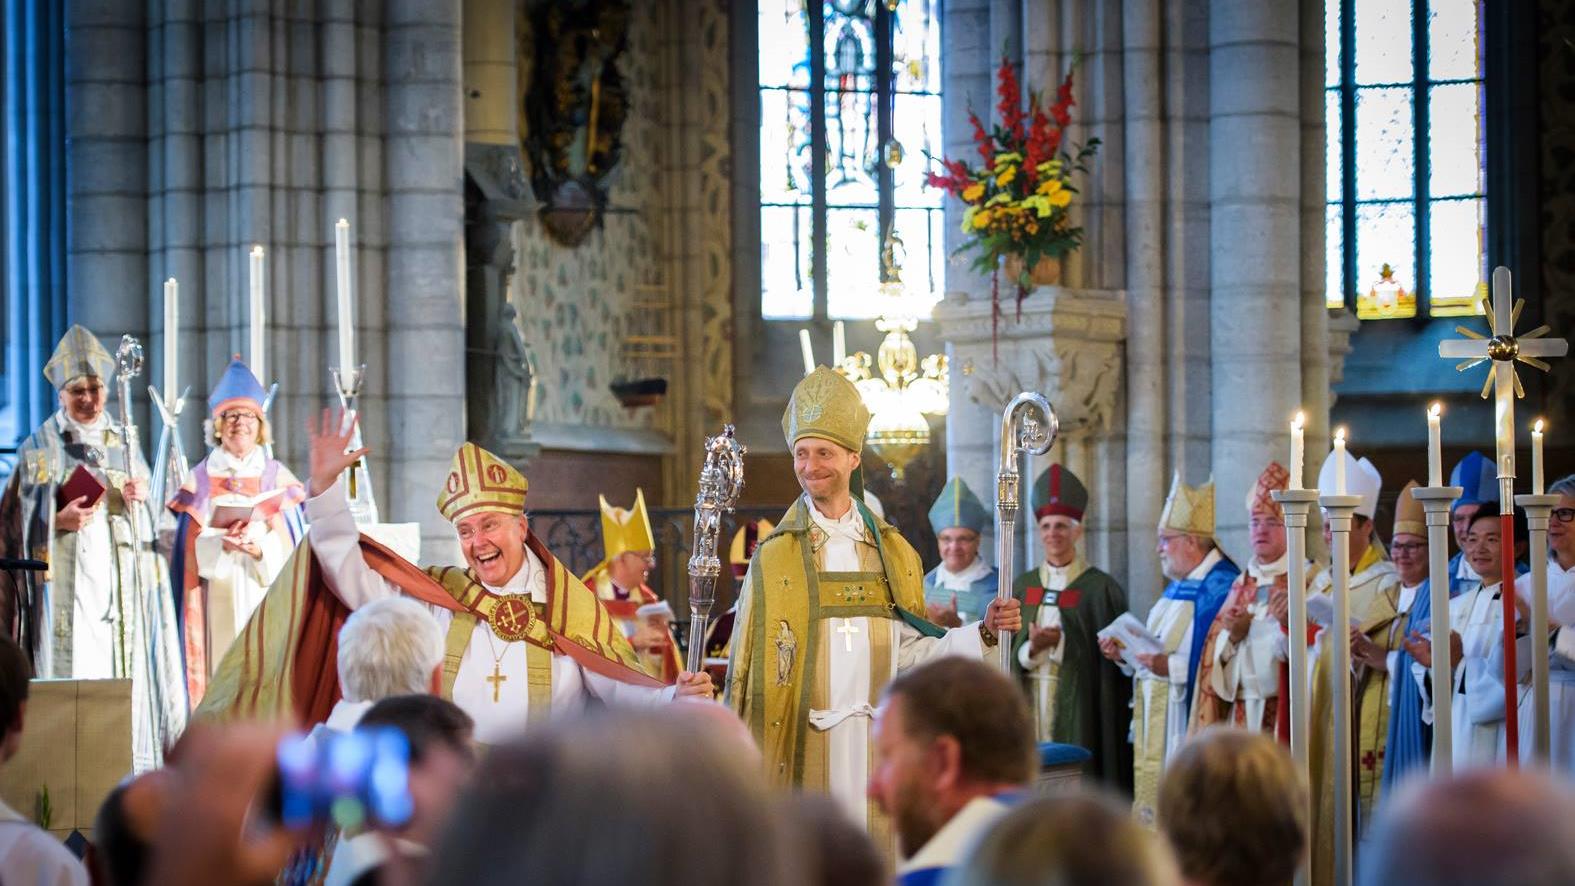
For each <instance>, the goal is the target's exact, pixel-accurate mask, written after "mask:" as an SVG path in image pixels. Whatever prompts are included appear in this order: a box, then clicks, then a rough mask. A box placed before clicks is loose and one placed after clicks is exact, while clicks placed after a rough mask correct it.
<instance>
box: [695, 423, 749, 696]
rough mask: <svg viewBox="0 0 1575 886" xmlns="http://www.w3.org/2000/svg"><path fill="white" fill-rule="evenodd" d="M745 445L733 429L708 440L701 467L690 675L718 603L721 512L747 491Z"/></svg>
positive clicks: (728, 427)
mask: <svg viewBox="0 0 1575 886" xmlns="http://www.w3.org/2000/svg"><path fill="white" fill-rule="evenodd" d="M745 451H746V450H745V449H744V446H743V445H742V444H741V443H739V442H738V439H737V438H736V437H734V436H733V426H732V425H723V426H722V433H720V434H718V435H716V436H715V437H707V438H706V440H705V463H704V464H702V465H701V466H700V491H699V492H697V493H695V541H694V547H693V548H692V549H691V550H692V551H693V553H692V554H691V555H690V557H689V668H688V670H689V672H690V673H691V674H697V673H699V672H700V668H701V667H702V666H703V665H704V662H705V626H706V621H707V620H708V619H709V618H710V617H711V604H713V603H715V602H716V577H717V576H718V575H720V574H721V572H722V560H721V558H719V557H718V556H717V553H716V545H717V539H718V537H719V536H720V534H721V531H722V513H723V512H724V511H725V512H728V513H731V512H732V510H733V505H735V504H737V503H738V495H739V493H741V492H743V491H744V452H745Z"/></svg>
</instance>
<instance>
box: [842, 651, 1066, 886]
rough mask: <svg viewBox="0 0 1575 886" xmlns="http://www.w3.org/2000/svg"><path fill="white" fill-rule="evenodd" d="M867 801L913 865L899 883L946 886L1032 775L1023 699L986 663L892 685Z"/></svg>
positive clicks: (948, 666) (936, 668)
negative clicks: (946, 878)
mask: <svg viewBox="0 0 1575 886" xmlns="http://www.w3.org/2000/svg"><path fill="white" fill-rule="evenodd" d="M873 732H874V738H875V763H874V768H873V769H872V770H871V772H870V780H869V797H870V799H872V800H874V801H875V803H876V804H877V805H879V806H880V808H881V810H882V811H883V812H885V813H886V815H887V816H889V817H890V819H891V821H892V826H893V827H894V828H895V830H896V832H897V848H898V850H899V851H900V852H901V853H902V856H903V857H904V858H905V861H903V862H902V864H901V865H900V866H899V867H898V871H897V874H898V877H897V881H898V883H900V884H902V886H921V884H930V883H938V882H940V880H941V878H942V877H943V876H945V874H946V872H947V871H948V870H950V869H951V868H952V867H954V866H955V865H956V864H957V860H958V859H959V858H960V857H961V856H962V854H963V852H964V851H966V850H967V848H968V846H969V845H970V844H971V843H972V842H973V841H974V839H975V838H976V837H977V836H978V835H979V834H980V833H981V832H982V831H983V830H984V829H985V828H987V827H989V825H990V823H991V822H993V821H994V820H995V819H997V818H999V817H1000V816H1001V814H1002V813H1003V812H1005V811H1006V809H1007V808H1008V807H1009V805H1010V803H1011V802H1013V801H1014V800H1015V799H1017V797H1016V795H1018V794H1020V793H1021V792H1022V791H1023V790H1024V789H1025V788H1026V786H1027V785H1028V782H1029V780H1030V779H1031V778H1032V777H1033V773H1034V761H1035V754H1034V740H1033V723H1032V720H1031V718H1030V716H1029V713H1028V705H1027V703H1026V702H1025V701H1024V700H1023V696H1022V692H1021V691H1020V690H1019V689H1018V687H1017V686H1016V685H1014V684H1013V682H1012V681H1011V680H1010V679H1008V678H1007V677H1006V676H1005V675H1003V674H1002V673H1001V672H1000V671H998V670H996V669H995V668H992V667H990V666H989V665H986V664H984V663H983V662H979V661H970V660H968V659H964V658H955V657H954V658H942V659H937V660H936V661H932V662H929V663H927V664H924V665H921V666H919V667H917V668H914V669H913V670H911V671H906V672H904V673H902V674H900V675H898V677H897V678H896V679H895V680H893V681H892V682H891V683H890V685H888V686H887V687H886V692H885V694H884V696H883V697H882V700H881V705H880V707H879V709H878V710H877V711H876V712H875V725H874V728H873Z"/></svg>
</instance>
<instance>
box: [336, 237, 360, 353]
mask: <svg viewBox="0 0 1575 886" xmlns="http://www.w3.org/2000/svg"><path fill="white" fill-rule="evenodd" d="M334 270H335V284H336V286H335V288H336V290H337V295H338V304H339V378H340V379H341V382H340V383H341V384H348V383H349V380H350V376H351V373H352V372H354V371H355V318H354V317H353V316H352V315H351V313H350V301H351V294H350V222H349V221H348V220H346V219H340V220H339V221H338V222H337V223H336V224H335V225H334Z"/></svg>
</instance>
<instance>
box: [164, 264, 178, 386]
mask: <svg viewBox="0 0 1575 886" xmlns="http://www.w3.org/2000/svg"><path fill="white" fill-rule="evenodd" d="M179 336H180V284H179V283H176V282H175V278H174V277H171V278H169V279H168V280H165V281H164V402H165V404H167V405H168V406H169V407H170V408H171V409H174V408H175V398H176V397H178V396H180V389H179V388H177V387H176V385H177V384H178V383H179V381H180V373H179V372H177V371H176V369H177V366H176V359H177V354H176V343H177V340H178V338H179Z"/></svg>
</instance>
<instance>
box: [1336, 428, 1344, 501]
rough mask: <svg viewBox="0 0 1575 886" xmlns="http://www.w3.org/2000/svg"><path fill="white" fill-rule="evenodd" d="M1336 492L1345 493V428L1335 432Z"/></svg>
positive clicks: (1338, 493)
mask: <svg viewBox="0 0 1575 886" xmlns="http://www.w3.org/2000/svg"><path fill="white" fill-rule="evenodd" d="M1334 494H1335V495H1344V494H1345V428H1339V429H1337V430H1336V431H1335V432H1334Z"/></svg>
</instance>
